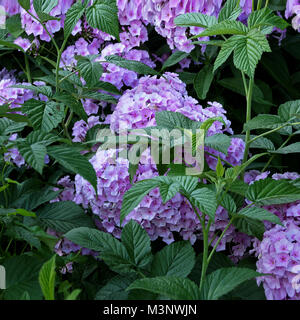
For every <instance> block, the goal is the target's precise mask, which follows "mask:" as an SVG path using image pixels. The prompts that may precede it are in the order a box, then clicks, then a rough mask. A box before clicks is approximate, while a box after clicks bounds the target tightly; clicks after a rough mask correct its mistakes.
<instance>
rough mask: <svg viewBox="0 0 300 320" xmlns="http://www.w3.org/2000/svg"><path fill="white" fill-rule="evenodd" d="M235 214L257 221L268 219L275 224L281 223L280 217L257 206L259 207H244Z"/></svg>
mask: <svg viewBox="0 0 300 320" xmlns="http://www.w3.org/2000/svg"><path fill="white" fill-rule="evenodd" d="M237 216H242V217H248V218H250V219H255V220H259V221H265V220H266V221H270V222H273V223H276V224H280V225H282V223H281V221H280V219H279V218H278V217H277V216H276V215H275V214H273V213H271V212H270V211H268V210H266V209H263V208H259V207H249V208H244V209H242V210H241V211H239V212H238V213H237Z"/></svg>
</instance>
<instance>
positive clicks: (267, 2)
mask: <svg viewBox="0 0 300 320" xmlns="http://www.w3.org/2000/svg"><path fill="white" fill-rule="evenodd" d="M268 4H269V0H267V1H266V4H265V8H267V7H268Z"/></svg>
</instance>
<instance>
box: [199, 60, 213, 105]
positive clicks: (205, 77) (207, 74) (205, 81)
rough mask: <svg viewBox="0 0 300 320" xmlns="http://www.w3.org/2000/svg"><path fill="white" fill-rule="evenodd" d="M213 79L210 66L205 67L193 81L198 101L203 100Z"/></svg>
mask: <svg viewBox="0 0 300 320" xmlns="http://www.w3.org/2000/svg"><path fill="white" fill-rule="evenodd" d="M213 78H214V71H213V67H212V66H211V65H205V66H204V67H203V68H202V69H201V70H200V71H199V72H198V73H197V75H196V77H195V79H194V88H195V91H196V93H197V96H198V98H199V99H201V100H204V99H205V98H206V95H207V93H208V91H209V88H210V85H211V83H212V81H213Z"/></svg>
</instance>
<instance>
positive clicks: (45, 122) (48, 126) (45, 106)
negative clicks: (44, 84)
mask: <svg viewBox="0 0 300 320" xmlns="http://www.w3.org/2000/svg"><path fill="white" fill-rule="evenodd" d="M22 111H24V112H25V113H26V114H27V116H28V118H29V119H30V121H31V123H32V125H33V128H34V129H35V130H39V129H41V130H42V131H45V132H50V131H51V130H52V129H54V128H56V127H57V126H58V125H59V123H61V121H62V120H63V118H64V108H63V106H62V105H61V104H59V103H55V102H53V101H47V102H44V101H40V100H35V99H30V100H28V101H26V102H25V103H24V104H23V106H22Z"/></svg>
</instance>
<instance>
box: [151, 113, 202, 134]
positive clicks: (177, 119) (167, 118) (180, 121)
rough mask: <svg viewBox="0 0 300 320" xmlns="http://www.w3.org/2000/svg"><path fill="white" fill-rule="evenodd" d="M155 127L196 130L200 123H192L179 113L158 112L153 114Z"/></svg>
mask: <svg viewBox="0 0 300 320" xmlns="http://www.w3.org/2000/svg"><path fill="white" fill-rule="evenodd" d="M155 120H156V123H157V126H159V127H162V128H167V129H169V130H172V129H178V128H179V129H198V128H200V125H201V123H200V122H197V121H193V120H191V119H189V118H188V117H186V116H184V115H183V114H182V113H180V112H172V111H159V112H156V114H155Z"/></svg>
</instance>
